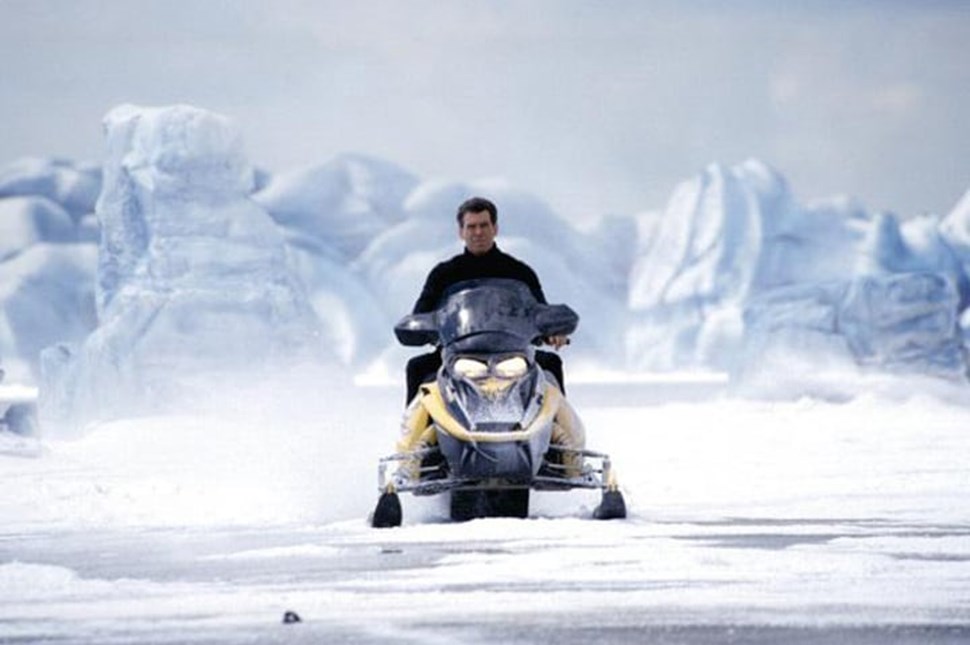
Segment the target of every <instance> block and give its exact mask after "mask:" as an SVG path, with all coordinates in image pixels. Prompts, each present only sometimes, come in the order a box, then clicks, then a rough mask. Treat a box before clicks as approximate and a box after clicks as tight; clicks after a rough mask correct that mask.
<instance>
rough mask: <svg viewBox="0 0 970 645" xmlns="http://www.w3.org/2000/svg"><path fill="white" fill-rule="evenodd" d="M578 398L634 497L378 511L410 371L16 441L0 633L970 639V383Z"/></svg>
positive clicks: (631, 390)
mask: <svg viewBox="0 0 970 645" xmlns="http://www.w3.org/2000/svg"><path fill="white" fill-rule="evenodd" d="M308 383H312V386H311V385H308ZM571 395H572V398H573V400H574V401H575V402H576V404H577V406H578V407H579V409H580V411H581V412H582V413H583V415H584V418H585V420H586V423H587V426H588V434H589V437H590V439H589V443H590V447H592V448H594V449H598V450H604V451H607V452H610V453H612V455H613V457H614V462H615V463H616V466H617V468H618V472H619V474H620V476H621V480H622V482H623V484H624V487H625V492H626V496H627V501H628V505H629V508H630V510H631V517H630V519H629V520H627V521H615V522H594V521H592V520H589V519H586V518H587V517H588V515H589V512H590V510H591V509H592V507H593V506H594V505H595V503H596V498H595V496H593V495H590V494H587V493H568V494H562V493H547V494H544V495H536V496H535V497H534V503H533V509H532V515H533V517H532V518H531V519H529V520H477V521H473V522H469V523H465V524H450V523H447V522H445V521H444V507H443V505H442V504H441V503H440V501H435V500H414V499H411V498H405V525H404V526H403V527H401V528H399V529H391V530H380V531H379V530H374V529H370V528H369V527H368V524H367V521H366V516H367V514H368V513H369V511H370V510H371V508H372V505H373V503H374V501H375V499H376V491H375V490H374V488H375V485H376V459H377V457H378V456H379V455H381V454H382V453H385V452H388V451H389V449H390V446H391V443H392V441H393V439H394V437H395V433H396V426H397V422H398V419H399V405H400V401H399V399H400V396H401V393H400V392H399V391H398V389H396V388H386V387H353V386H350V385H347V384H345V383H342V382H340V381H339V380H335V379H327V378H320V379H317V378H310V377H309V376H308V375H306V374H304V375H301V376H299V377H292V378H290V379H283V380H280V379H277V380H276V381H274V385H273V386H271V387H263V388H259V389H254V390H250V391H245V392H242V391H240V392H236V393H234V395H233V396H230V397H225V396H221V397H213V399H214V400H219V403H218V404H213V405H212V410H211V412H209V413H200V414H198V415H193V416H185V417H179V418H174V417H170V418H151V419H143V420H138V421H126V422H117V423H113V424H106V425H103V426H101V427H98V428H94V429H92V431H90V432H89V433H88V434H86V435H85V436H83V437H81V438H77V439H74V440H71V441H67V440H58V441H55V440H48V441H46V442H44V443H43V444H38V445H33V446H24V445H22V444H18V445H17V446H8V450H7V451H6V454H0V527H2V528H0V643H20V642H25V643H26V642H29V643H34V642H51V643H240V642H252V643H272V642H280V643H283V642H285V643H311V642H353V643H379V642H405V643H406V642H414V643H422V644H427V643H446V642H447V643H453V642H467V643H498V642H502V643H508V642H521V643H532V642H558V643H588V642H651V643H731V642H737V643H742V642H743V643H751V642H754V643H807V642H839V643H866V644H868V643H961V642H970V510H968V505H967V500H968V499H970V470H968V467H967V464H966V456H967V455H968V454H970V431H968V428H970V406H967V405H965V404H959V403H953V402H949V403H947V402H943V401H941V400H938V399H934V398H930V397H925V396H908V397H906V398H905V399H900V400H889V399H888V398H885V397H873V396H868V397H867V396H863V397H859V398H856V399H854V400H851V401H848V402H841V403H830V402H821V401H816V400H808V399H803V400H799V401H787V402H754V401H738V400H731V399H728V398H725V397H723V396H721V394H720V393H719V388H718V386H717V385H716V384H711V383H708V384H704V383H693V384H689V385H688V384H683V383H682V384H680V385H678V386H676V387H674V386H672V385H670V384H667V385H664V384H662V383H657V382H650V381H645V382H641V383H638V384H635V385H626V386H623V387H619V386H615V385H614V386H611V385H609V384H605V383H596V384H586V385H583V384H578V383H577V384H575V385H573V387H572V388H571ZM286 611H295V612H297V613H298V614H299V616H300V617H301V618H302V621H301V622H299V623H296V624H283V623H282V617H283V614H284V612H286Z"/></svg>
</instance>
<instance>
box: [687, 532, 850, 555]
mask: <svg viewBox="0 0 970 645" xmlns="http://www.w3.org/2000/svg"><path fill="white" fill-rule="evenodd" d="M675 537H678V536H675ZM840 537H845V536H844V535H843V534H842V533H817V534H810V533H800V534H790V533H781V534H779V533H745V534H740V535H739V534H733V533H732V534H725V535H682V536H679V539H682V540H691V541H695V542H703V543H705V544H707V545H710V546H715V547H726V548H731V549H770V550H775V551H780V550H782V549H787V548H789V547H793V546H800V545H803V544H825V543H827V542H831V541H832V540H835V539H838V538H840Z"/></svg>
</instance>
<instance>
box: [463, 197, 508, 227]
mask: <svg viewBox="0 0 970 645" xmlns="http://www.w3.org/2000/svg"><path fill="white" fill-rule="evenodd" d="M482 211H488V216H489V219H491V220H492V224H493V225H494V224H495V223H496V222H498V209H497V208H495V204H493V203H492V202H490V201H488V200H487V199H485V198H484V197H472V198H471V199H466V200H465V201H463V202H462V203H461V206H459V207H458V214H457V215H456V216H455V219H457V220H458V226H464V224H465V213H481V212H482Z"/></svg>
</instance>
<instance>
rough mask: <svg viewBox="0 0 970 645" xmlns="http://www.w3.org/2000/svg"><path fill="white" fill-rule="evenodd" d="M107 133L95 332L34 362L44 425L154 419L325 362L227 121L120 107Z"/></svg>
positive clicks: (182, 109)
mask: <svg viewBox="0 0 970 645" xmlns="http://www.w3.org/2000/svg"><path fill="white" fill-rule="evenodd" d="M105 132H106V139H107V150H108V152H107V160H106V162H105V167H104V185H103V188H102V192H101V195H100V197H99V199H98V203H97V213H98V217H99V220H100V222H101V228H102V235H101V243H100V246H99V249H98V268H97V281H96V285H95V288H96V305H97V316H98V327H97V329H95V330H94V331H93V332H92V333H91V334H90V335H89V336H87V337H86V338H85V339H84V340H83V342H82V343H80V344H79V345H70V344H61V345H57V346H55V347H52V348H49V349H48V350H45V352H44V354H43V355H42V356H41V366H42V383H41V399H40V412H41V415H42V419H45V420H46V422H47V424H48V425H49V426H62V427H63V426H67V427H75V428H76V427H80V426H83V425H84V424H85V423H86V422H88V421H92V420H95V419H98V420H106V419H111V418H116V417H118V416H127V415H136V414H140V413H143V412H157V411H160V410H166V409H168V408H169V406H172V405H178V404H184V403H185V402H186V400H187V399H191V398H192V396H193V392H194V391H195V388H196V387H198V386H199V385H200V384H201V385H202V386H203V387H204V386H205V385H206V384H209V385H210V386H211V385H212V384H213V383H215V382H218V380H219V379H218V378H217V377H218V376H219V375H227V374H243V373H248V372H252V371H253V370H258V369H269V368H273V367H281V366H285V365H287V364H289V363H291V362H293V361H300V360H313V359H317V358H320V357H321V356H322V350H321V345H320V324H319V321H318V319H317V318H316V316H315V314H314V312H313V309H312V307H311V306H310V304H309V302H308V300H307V297H306V294H305V292H304V290H303V287H302V285H301V284H300V283H299V280H298V279H297V278H296V276H295V275H294V273H293V271H292V269H291V267H290V265H289V264H288V261H287V254H286V248H285V245H284V242H283V237H282V235H281V233H280V230H279V228H278V227H277V226H276V225H275V224H274V223H273V220H272V219H271V218H270V216H269V215H268V214H267V213H266V212H265V211H264V210H263V209H262V208H260V207H259V206H257V205H256V204H255V203H254V202H253V201H251V200H250V199H249V197H248V196H249V193H250V191H251V187H252V181H253V171H252V168H251V167H250V166H249V165H248V163H247V161H246V159H245V157H244V155H243V150H242V141H241V137H240V134H239V132H238V129H237V128H236V127H235V125H234V124H233V123H232V122H230V121H229V120H228V119H226V118H225V117H222V116H220V115H216V114H213V113H211V112H207V111H204V110H200V109H197V108H193V107H189V106H174V107H166V108H140V107H136V106H131V105H124V106H120V107H118V108H115V109H114V110H112V111H111V112H110V113H109V114H108V115H107V117H106V118H105ZM192 379H194V380H195V383H194V385H190V384H189V381H190V380H192ZM209 389H211V387H210V388H209Z"/></svg>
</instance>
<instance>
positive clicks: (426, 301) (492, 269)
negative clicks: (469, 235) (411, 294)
mask: <svg viewBox="0 0 970 645" xmlns="http://www.w3.org/2000/svg"><path fill="white" fill-rule="evenodd" d="M478 278H509V279H512V280H519V281H521V282H524V283H525V284H526V285H527V286H528V287H529V290H530V291H531V292H532V295H533V296H535V299H536V300H538V301H539V302H541V303H543V304H545V303H546V296H545V294H543V293H542V286H541V285H540V284H539V278H538V277H537V276H536V273H535V271H533V270H532V269H531V268H530V267H529V265H528V264H526V263H525V262H521V261H520V260H516V259H515V258H513V257H512V256H511V255H509V254H508V253H503V252H502V251H500V250H499V248H498V246H497V245H493V246H492V248H491V249H490V250H489V251H488V252H486V253H483V254H482V255H473V254H472V253H471V252H469V250H468V249H467V248H466V249H465V252H464V253H461V254H459V255H456V256H455V257H453V258H451V259H450V260H445V261H444V262H441V263H439V264H438V265H437V266H435V268H433V269H432V270H431V273H429V274H428V279H427V280H425V282H424V288H423V289H421V295H420V296H418V301H417V302H415V303H414V309H413V311H412V313H416V314H420V313H426V312H428V311H434V310H435V309H436V308H437V307H438V301H439V300H441V296H442V295H443V294H444V292H445V290H446V289H447V288H448V287H450V286H451V285H453V284H455V283H458V282H462V281H464V280H475V279H478Z"/></svg>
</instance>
